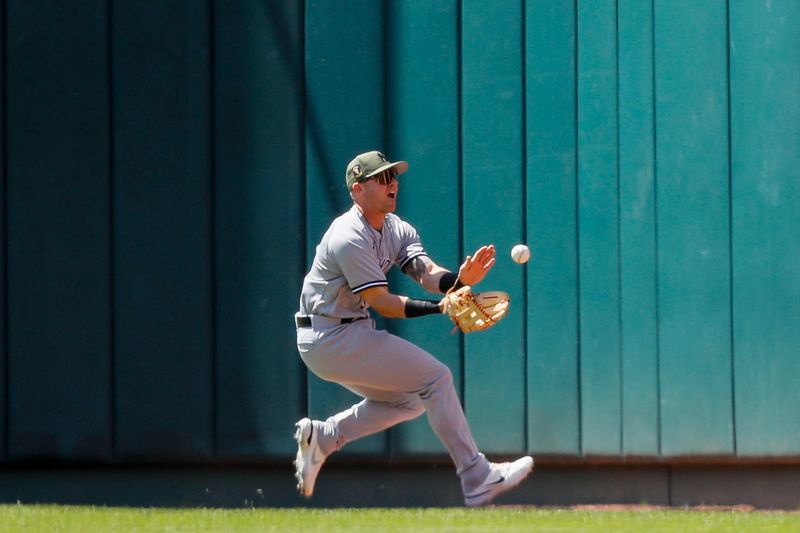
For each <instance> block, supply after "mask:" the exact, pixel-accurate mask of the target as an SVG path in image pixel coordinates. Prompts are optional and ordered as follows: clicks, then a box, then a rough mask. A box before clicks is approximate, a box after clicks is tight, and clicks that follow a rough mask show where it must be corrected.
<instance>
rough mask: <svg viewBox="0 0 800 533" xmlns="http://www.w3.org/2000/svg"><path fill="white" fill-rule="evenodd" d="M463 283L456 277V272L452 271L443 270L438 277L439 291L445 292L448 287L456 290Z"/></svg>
mask: <svg viewBox="0 0 800 533" xmlns="http://www.w3.org/2000/svg"><path fill="white" fill-rule="evenodd" d="M463 286H464V284H463V283H461V280H460V279H458V274H456V273H454V272H445V273H444V274H442V277H441V278H439V292H441V293H442V294H446V293H447V291H449V290H450V289H453V290H456V289H460V288H461V287H463Z"/></svg>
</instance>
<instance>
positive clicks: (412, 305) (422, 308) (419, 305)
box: [405, 298, 442, 318]
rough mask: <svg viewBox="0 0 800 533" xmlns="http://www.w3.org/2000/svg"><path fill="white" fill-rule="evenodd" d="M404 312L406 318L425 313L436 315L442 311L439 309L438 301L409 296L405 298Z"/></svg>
mask: <svg viewBox="0 0 800 533" xmlns="http://www.w3.org/2000/svg"><path fill="white" fill-rule="evenodd" d="M405 313H406V318H416V317H418V316H425V315H438V314H441V313H442V310H441V309H439V302H434V301H433V300H415V299H413V298H409V299H407V300H406V307H405Z"/></svg>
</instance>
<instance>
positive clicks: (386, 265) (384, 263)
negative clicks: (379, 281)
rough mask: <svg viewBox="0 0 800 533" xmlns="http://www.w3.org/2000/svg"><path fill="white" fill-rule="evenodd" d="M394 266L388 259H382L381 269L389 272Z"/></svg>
mask: <svg viewBox="0 0 800 533" xmlns="http://www.w3.org/2000/svg"><path fill="white" fill-rule="evenodd" d="M391 266H392V262H391V261H390V260H388V259H381V270H383V271H384V272H388V271H389V269H390V268H391Z"/></svg>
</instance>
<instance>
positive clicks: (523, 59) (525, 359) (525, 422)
mask: <svg viewBox="0 0 800 533" xmlns="http://www.w3.org/2000/svg"><path fill="white" fill-rule="evenodd" d="M526 5H527V4H526V3H525V2H522V7H521V11H522V13H521V15H520V19H521V20H522V32H521V33H522V43H521V44H520V46H521V53H520V68H521V69H522V76H521V83H522V150H521V151H520V152H521V154H522V194H521V195H520V197H521V198H522V220H523V224H522V235H521V238H522V242H524V243H527V242H528V202H527V199H528V92H527V91H526V90H525V85H526V83H527V79H528V78H527V69H526V65H527V60H526V58H527V51H528V47H527V42H528V24H527V21H528V17H527V15H526ZM522 299H523V300H522V309H523V310H524V311H525V312H524V313H523V314H522V347H523V350H522V372H523V374H522V375H523V376H526V379H524V380H523V381H522V397H523V398H524V399H525V401H524V405H523V409H522V414H523V418H522V427H523V433H522V434H523V439H524V442H523V446H524V449H525V450H530V432H529V431H528V426H529V425H530V422H529V412H530V405H529V403H530V402H529V396H528V379H527V376H528V312H527V311H528V269H527V268H525V269H523V270H522Z"/></svg>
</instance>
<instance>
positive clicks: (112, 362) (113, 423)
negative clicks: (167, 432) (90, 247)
mask: <svg viewBox="0 0 800 533" xmlns="http://www.w3.org/2000/svg"><path fill="white" fill-rule="evenodd" d="M107 6H108V13H107V25H106V31H107V33H108V35H107V38H108V42H107V43H106V46H107V55H108V56H107V58H106V60H107V64H108V79H107V83H108V87H107V90H108V241H109V242H108V267H109V276H108V284H109V290H108V300H109V302H108V314H109V317H108V318H109V320H108V327H109V335H108V342H109V353H108V356H109V373H110V380H109V391H110V395H109V418H110V420H109V431H110V433H111V434H110V436H109V444H110V446H111V450H110V454H111V459H112V460H114V459H116V458H117V378H116V376H117V365H116V350H115V345H116V337H115V333H116V325H117V324H116V313H115V305H116V298H115V293H114V286H115V280H116V276H115V273H116V263H115V261H114V255H115V245H116V240H115V239H114V231H115V229H116V226H115V224H114V215H115V212H116V209H115V208H116V206H115V202H114V194H115V192H116V189H115V187H114V179H115V175H116V174H115V172H114V154H115V151H114V33H113V30H114V0H108V2H107Z"/></svg>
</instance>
